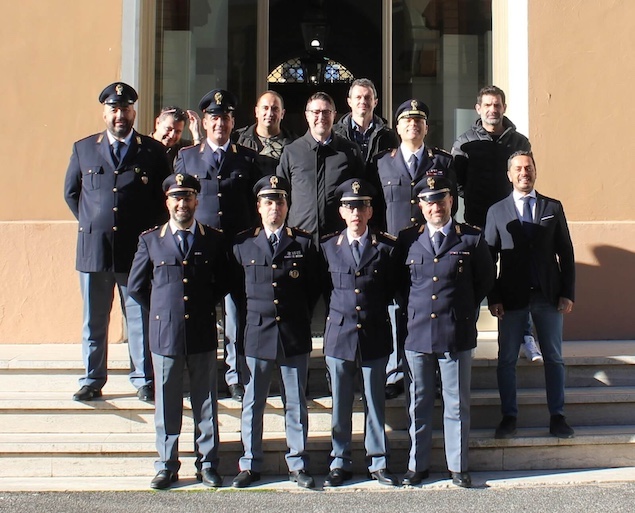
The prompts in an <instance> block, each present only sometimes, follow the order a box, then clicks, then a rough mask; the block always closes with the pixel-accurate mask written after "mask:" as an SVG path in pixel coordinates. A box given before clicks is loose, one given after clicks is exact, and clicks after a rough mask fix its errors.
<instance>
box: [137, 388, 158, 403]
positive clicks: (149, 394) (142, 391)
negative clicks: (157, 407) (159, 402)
mask: <svg viewBox="0 0 635 513" xmlns="http://www.w3.org/2000/svg"><path fill="white" fill-rule="evenodd" d="M137 397H138V398H139V399H140V400H142V401H144V402H146V403H151V402H152V401H154V387H153V386H152V385H143V386H142V387H139V389H138V390H137Z"/></svg>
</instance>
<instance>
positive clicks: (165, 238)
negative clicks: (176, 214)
mask: <svg viewBox="0 0 635 513" xmlns="http://www.w3.org/2000/svg"><path fill="white" fill-rule="evenodd" d="M159 243H160V244H161V247H162V248H163V251H165V252H166V253H167V254H172V255H174V256H175V257H176V259H177V260H178V261H179V262H180V261H182V260H183V256H182V255H181V249H180V248H179V244H178V242H177V240H176V236H174V235H173V234H172V230H170V223H165V224H164V225H163V226H162V227H161V231H160V233H159ZM190 250H191V248H190Z"/></svg>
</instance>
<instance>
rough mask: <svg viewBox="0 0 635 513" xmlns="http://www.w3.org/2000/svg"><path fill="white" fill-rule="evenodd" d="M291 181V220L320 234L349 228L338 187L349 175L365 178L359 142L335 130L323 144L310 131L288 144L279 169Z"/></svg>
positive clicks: (318, 238)
mask: <svg viewBox="0 0 635 513" xmlns="http://www.w3.org/2000/svg"><path fill="white" fill-rule="evenodd" d="M276 173H277V175H278V176H283V177H284V178H286V179H287V180H288V181H289V183H290V184H291V200H290V202H289V203H290V205H289V216H288V218H287V221H288V223H289V224H290V225H291V226H297V227H298V228H301V229H303V230H306V231H307V232H310V233H312V234H313V237H314V241H315V244H316V246H317V244H318V242H319V240H320V237H321V236H322V235H326V234H328V233H333V232H335V231H337V230H341V229H343V228H345V224H344V221H343V220H342V218H341V217H340V214H339V210H338V209H339V204H340V203H339V200H338V198H336V197H335V189H337V186H338V185H340V184H341V183H342V182H345V181H346V180H348V179H349V178H365V177H366V175H365V168H364V162H363V160H362V156H361V150H360V149H359V146H357V144H355V143H352V142H350V141H349V140H347V139H344V138H343V137H341V136H339V135H337V134H335V133H333V134H332V139H331V142H329V143H328V144H324V145H323V144H319V143H318V142H317V141H316V140H315V139H314V138H313V136H312V135H311V133H310V132H309V131H307V132H306V134H304V135H303V136H302V137H300V138H299V139H296V140H295V141H293V142H292V143H291V144H288V145H287V146H285V147H284V151H283V152H282V157H281V158H280V164H279V165H278V168H277V170H276Z"/></svg>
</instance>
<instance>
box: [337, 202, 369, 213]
mask: <svg viewBox="0 0 635 513" xmlns="http://www.w3.org/2000/svg"><path fill="white" fill-rule="evenodd" d="M342 208H344V209H346V210H348V211H350V212H352V211H353V210H355V209H357V211H358V212H364V211H366V210H368V209H369V208H370V205H351V204H350V203H343V204H342Z"/></svg>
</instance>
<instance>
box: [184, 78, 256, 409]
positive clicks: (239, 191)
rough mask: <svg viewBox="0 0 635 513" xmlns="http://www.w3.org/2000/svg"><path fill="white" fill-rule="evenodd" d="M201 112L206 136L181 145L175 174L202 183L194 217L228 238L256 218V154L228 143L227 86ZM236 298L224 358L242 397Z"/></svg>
mask: <svg viewBox="0 0 635 513" xmlns="http://www.w3.org/2000/svg"><path fill="white" fill-rule="evenodd" d="M199 108H200V109H201V111H202V112H203V128H204V129H205V131H206V132H207V138H206V140H205V141H203V142H202V143H201V144H200V145H198V146H191V147H189V148H184V149H182V150H181V151H180V152H179V154H178V156H177V158H176V161H175V163H174V169H175V171H176V172H177V173H183V174H189V175H193V176H195V177H196V178H198V179H199V181H200V182H201V193H200V194H199V196H198V200H199V203H200V205H199V208H198V214H197V217H198V219H199V220H200V221H201V222H202V223H204V224H208V225H209V226H211V227H213V228H218V229H221V230H223V233H224V234H225V236H226V237H227V242H228V243H229V244H231V242H232V240H233V238H234V236H235V235H236V234H237V233H238V232H241V231H243V230H246V229H247V228H249V227H250V226H253V225H254V224H255V223H256V220H257V215H256V210H255V207H254V205H255V203H256V202H255V199H254V196H253V193H252V187H253V186H254V184H255V183H256V182H257V181H258V179H259V178H260V177H261V172H260V170H259V169H258V167H257V166H256V164H255V158H256V156H257V153H256V152H255V151H253V150H250V149H248V148H245V147H243V146H237V145H236V144H232V143H231V140H230V135H231V132H232V130H233V129H234V123H235V120H234V110H235V109H236V98H235V97H234V95H233V94H232V93H230V92H229V91H225V90H223V89H214V90H212V91H210V92H209V93H207V94H206V95H205V96H203V98H201V101H200V102H199ZM239 315H242V314H241V313H240V312H238V311H237V306H236V301H235V299H234V298H232V297H231V296H229V295H228V296H227V298H225V326H224V331H225V351H226V357H225V363H226V364H227V372H226V373H225V382H226V383H227V386H228V389H229V394H230V396H231V397H232V398H233V399H234V400H236V401H242V399H243V394H244V388H243V384H242V383H241V376H240V373H241V370H242V366H243V362H242V357H241V356H239V353H240V352H241V351H240V349H239V348H238V347H237V344H236V336H237V319H238V316H239Z"/></svg>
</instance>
